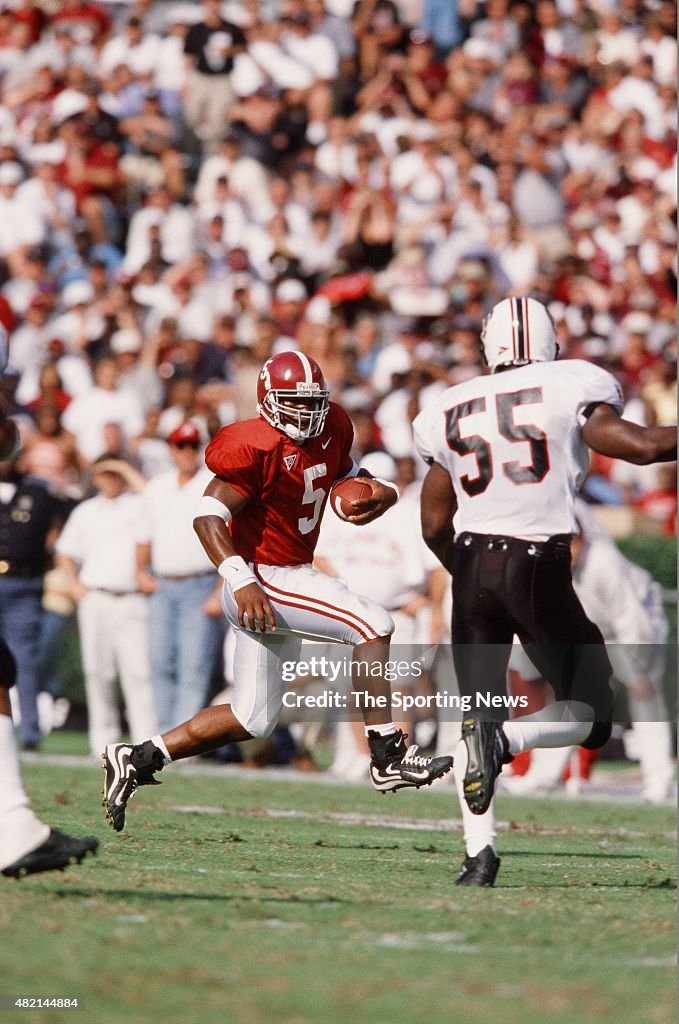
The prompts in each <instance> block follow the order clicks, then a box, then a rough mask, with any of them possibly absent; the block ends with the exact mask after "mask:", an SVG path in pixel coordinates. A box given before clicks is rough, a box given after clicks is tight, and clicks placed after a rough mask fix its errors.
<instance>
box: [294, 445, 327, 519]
mask: <svg viewBox="0 0 679 1024" xmlns="http://www.w3.org/2000/svg"><path fill="white" fill-rule="evenodd" d="M326 473H327V468H326V465H325V462H319V463H318V464H317V465H316V466H309V468H308V469H305V470H304V497H303V498H302V505H312V506H313V512H312V514H311V515H310V516H303V517H302V518H300V519H298V520H297V529H298V530H299V532H300V533H301V534H307V533H311V531H312V530H313V529H314V527H315V526H316V523H317V522H318V517H319V516H320V514H321V509H322V508H323V499H324V498H325V490H324V489H323V488H322V487H314V480H317V479H318V478H319V477H321V476H325V474H326Z"/></svg>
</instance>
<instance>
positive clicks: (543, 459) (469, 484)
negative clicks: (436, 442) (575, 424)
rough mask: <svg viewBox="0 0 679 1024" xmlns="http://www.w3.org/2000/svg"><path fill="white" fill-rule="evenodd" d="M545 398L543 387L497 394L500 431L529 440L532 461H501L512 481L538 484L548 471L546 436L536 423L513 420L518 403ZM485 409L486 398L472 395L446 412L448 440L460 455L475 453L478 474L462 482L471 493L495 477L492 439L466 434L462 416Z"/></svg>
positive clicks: (514, 439)
mask: <svg viewBox="0 0 679 1024" xmlns="http://www.w3.org/2000/svg"><path fill="white" fill-rule="evenodd" d="M541 402H542V388H540V387H535V388H523V390H521V391H512V392H507V393H504V394H499V395H496V396H495V414H496V418H497V428H498V433H499V434H501V436H502V437H504V438H506V440H507V441H510V442H511V443H512V444H520V443H524V444H528V445H529V447H530V457H531V461H530V463H529V464H528V465H523V464H522V462H521V461H519V460H512V461H509V462H503V463H502V471H503V473H504V475H505V476H506V477H507V479H508V480H511V482H512V483H513V484H517V485H519V484H537V483H540V481H541V480H544V478H545V477H546V475H547V473H548V472H549V450H548V448H547V437H546V435H545V433H544V431H543V430H541V429H540V428H539V427H538V426H537V425H536V424H534V423H520V424H517V423H515V422H514V410H515V409H516V407H517V406H518V405H529V404H530V405H534V404H535V405H537V404H539V403H541ZM485 411H486V399H485V398H472V399H470V400H469V401H467V402H462V403H461V404H460V405H455V406H453V408H452V409H448V411H447V412H446V440H447V442H448V445H449V447H450V448H452V450H453V451H454V452H457V453H458V455H474V456H475V457H476V463H477V467H478V472H477V475H476V476H474V477H472V476H469V475H468V474H464V475H463V476H460V483H461V485H462V487H463V488H464V490H465V491H466V493H467V494H468V495H469V496H470V497H472V498H473V497H475V496H476V495H477V494H483V492H484V491H485V490H486V488H487V487H488V485H489V483H490V482H491V480H492V479H493V472H494V470H493V453H492V441H489V440H488V439H487V438H485V437H482V436H481V435H480V434H466V435H463V433H462V429H461V422H460V421H461V420H464V419H465V417H467V416H472V415H473V414H474V413H481V412H485Z"/></svg>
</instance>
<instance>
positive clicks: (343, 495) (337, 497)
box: [330, 476, 373, 520]
mask: <svg viewBox="0 0 679 1024" xmlns="http://www.w3.org/2000/svg"><path fill="white" fill-rule="evenodd" d="M372 492H373V489H372V486H371V484H370V481H369V480H366V479H365V477H363V478H360V477H355V476H352V477H349V479H348V480H339V481H338V482H337V483H336V484H335V485H334V486H333V488H332V490H331V491H330V505H331V507H332V510H333V512H334V513H335V515H337V516H339V518H340V519H345V520H346V519H348V518H349V516H350V515H352V514H353V511H354V509H353V506H352V504H351V503H352V501H357V500H358V499H359V498H361V499H365V498H370V497H371V496H372Z"/></svg>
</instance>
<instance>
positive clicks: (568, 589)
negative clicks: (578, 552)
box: [452, 533, 613, 747]
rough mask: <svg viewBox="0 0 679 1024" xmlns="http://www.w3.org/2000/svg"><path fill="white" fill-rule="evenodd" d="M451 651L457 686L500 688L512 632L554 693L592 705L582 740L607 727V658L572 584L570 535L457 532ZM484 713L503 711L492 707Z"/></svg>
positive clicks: (602, 735) (601, 736)
mask: <svg viewBox="0 0 679 1024" xmlns="http://www.w3.org/2000/svg"><path fill="white" fill-rule="evenodd" d="M452 568H453V624H452V639H453V659H454V662H455V671H456V673H457V678H458V685H459V687H460V693H461V694H463V695H469V696H471V697H472V701H474V702H475V701H476V698H475V694H476V693H478V692H481V693H483V694H484V695H485V694H486V693H487V692H490V694H491V695H498V696H504V695H505V694H506V677H507V664H508V661H509V655H510V653H511V646H512V637H513V636H514V634H516V635H517V636H518V638H519V640H520V641H521V643H522V645H523V647H524V649H525V651H526V654H527V655H528V657H529V658H530V660H531V661H532V662H533V664H534V665H535V667H536V669H537V670H538V672H540V674H541V675H542V676H543V678H544V679H546V680H547V682H549V683H550V684H551V686H552V688H553V689H554V692H555V696H556V699H557V700H577V701H582V702H583V703H585V704H589V705H590V707H593V708H594V712H595V722H596V723H600V724H599V725H598V726H595V728H594V729H593V731H592V736H591V738H590V739H589V740H588V741H587V743H586V744H585V745H586V746H594V747H598V746H601V745H603V743H605V742H606V740H607V739H608V736H609V735H610V720H611V715H612V709H613V691H612V689H611V687H610V683H609V680H610V678H611V675H612V668H611V663H610V661H609V659H608V655H607V653H606V647H605V645H604V639H603V636H602V635H601V631H600V630H599V628H598V627H597V626H596V625H595V624H594V623H593V622H591V621H590V620H589V619H588V618H587V615H586V614H585V611H584V609H583V607H582V605H581V604H580V601H579V599H578V597H577V595H576V593H575V591H574V589H573V581H572V577H571V553H570V538H569V537H567V536H563V537H552V538H550V540H548V541H545V542H544V543H538V542H535V543H534V542H531V541H523V540H517V539H516V538H513V537H502V536H489V535H485V534H475V533H462V534H460V535H459V536H458V537H457V538H456V540H455V547H454V552H453V565H452ZM487 717H493V718H500V717H505V716H503V715H501V714H499V713H498V712H497V711H496V712H494V713H489V714H487Z"/></svg>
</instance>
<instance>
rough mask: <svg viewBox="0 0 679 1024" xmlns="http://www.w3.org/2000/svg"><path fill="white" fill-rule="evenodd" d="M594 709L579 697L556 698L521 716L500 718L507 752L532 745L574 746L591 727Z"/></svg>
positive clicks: (513, 751) (583, 739)
mask: <svg viewBox="0 0 679 1024" xmlns="http://www.w3.org/2000/svg"><path fill="white" fill-rule="evenodd" d="M593 721H594V711H593V710H592V708H591V707H590V706H589V704H583V703H582V702H581V701H574V700H571V701H565V700H560V701H555V702H554V703H553V704H548V705H547V707H545V708H542V709H541V710H540V711H535V712H534V713H533V714H532V715H525V716H524V717H523V718H514V719H512V720H511V721H510V722H503V723H502V729H503V731H504V734H505V736H506V737H507V739H508V740H509V752H510V754H520V753H522V751H524V750H532V749H533V747H574V746H575V747H577V746H580V744H581V743H584V741H585V740H586V739H587V737H588V736H589V734H590V733H591V731H592V722H593Z"/></svg>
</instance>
